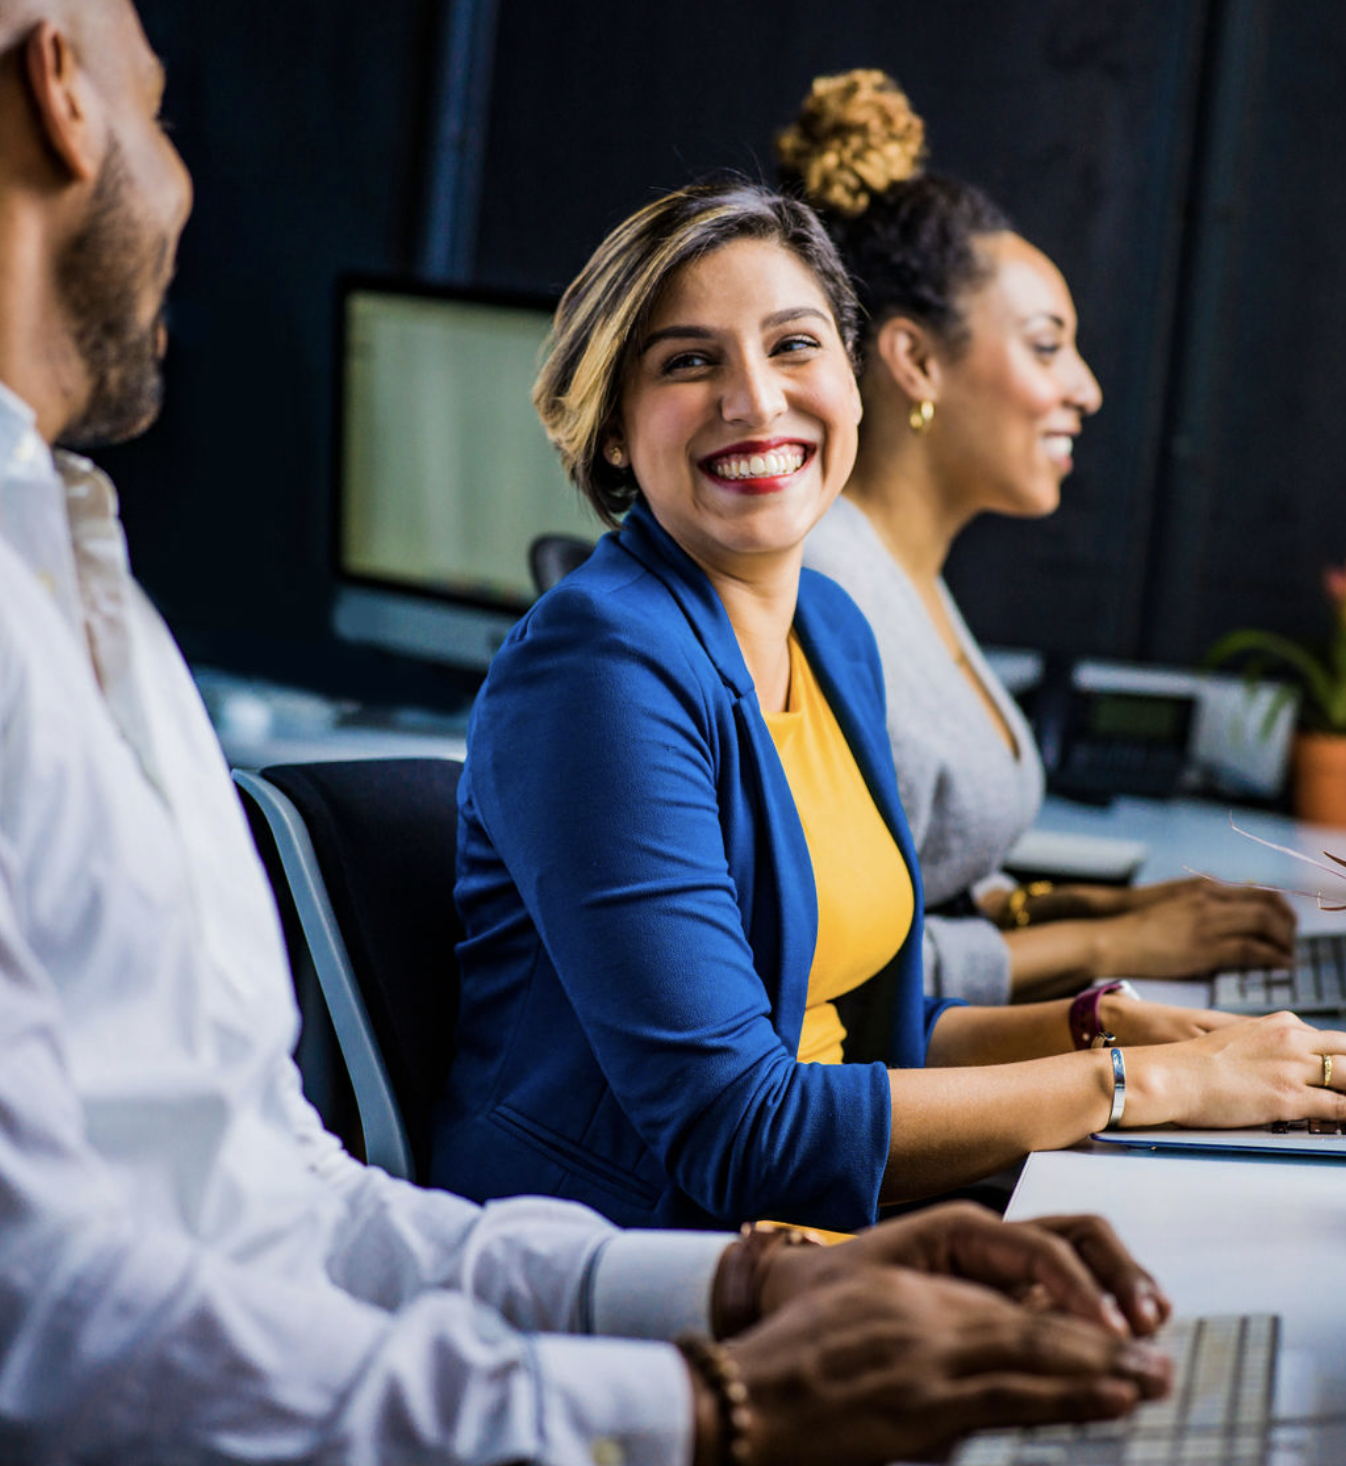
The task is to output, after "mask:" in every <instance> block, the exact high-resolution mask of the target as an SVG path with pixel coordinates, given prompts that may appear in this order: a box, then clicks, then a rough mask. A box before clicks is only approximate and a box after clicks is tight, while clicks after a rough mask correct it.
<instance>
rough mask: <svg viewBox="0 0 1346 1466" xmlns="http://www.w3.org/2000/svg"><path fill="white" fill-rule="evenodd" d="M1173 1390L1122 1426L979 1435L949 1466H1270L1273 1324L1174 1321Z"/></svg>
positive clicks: (1170, 1332) (1245, 1317)
mask: <svg viewBox="0 0 1346 1466" xmlns="http://www.w3.org/2000/svg"><path fill="white" fill-rule="evenodd" d="M1159 1341H1160V1342H1161V1343H1162V1344H1163V1345H1164V1347H1165V1348H1167V1349H1168V1350H1169V1351H1170V1352H1171V1353H1172V1355H1173V1390H1172V1392H1171V1393H1170V1394H1169V1395H1167V1396H1165V1398H1164V1399H1162V1400H1148V1401H1145V1402H1143V1403H1142V1404H1140V1405H1137V1406H1136V1408H1135V1409H1134V1410H1133V1411H1132V1412H1131V1414H1130V1415H1128V1416H1126V1418H1125V1419H1123V1420H1098V1421H1093V1422H1091V1423H1089V1424H1087V1425H1051V1426H1031V1427H1023V1428H1020V1429H1017V1430H996V1431H982V1432H980V1433H979V1434H977V1435H973V1436H970V1437H969V1438H968V1439H967V1440H966V1441H964V1443H963V1444H962V1446H960V1447H959V1449H958V1450H957V1451H956V1452H955V1454H954V1456H953V1458H952V1466H1198V1463H1200V1466H1266V1462H1267V1459H1268V1454H1269V1451H1270V1432H1271V1393H1272V1389H1273V1387H1274V1384H1275V1377H1276V1353H1277V1347H1278V1344H1279V1319H1278V1318H1277V1317H1276V1315H1275V1314H1270V1313H1253V1314H1227V1315H1213V1316H1211V1317H1209V1318H1189V1319H1175V1320H1173V1321H1172V1322H1171V1323H1169V1324H1168V1326H1167V1327H1166V1328H1165V1329H1164V1330H1163V1332H1162V1333H1161V1334H1160V1335H1159Z"/></svg>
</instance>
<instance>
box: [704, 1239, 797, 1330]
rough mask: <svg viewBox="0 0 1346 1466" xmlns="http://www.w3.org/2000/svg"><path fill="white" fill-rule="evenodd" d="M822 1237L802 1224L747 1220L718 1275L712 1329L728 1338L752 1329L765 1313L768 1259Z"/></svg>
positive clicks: (727, 1253)
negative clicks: (764, 1294) (792, 1225)
mask: <svg viewBox="0 0 1346 1466" xmlns="http://www.w3.org/2000/svg"><path fill="white" fill-rule="evenodd" d="M821 1241H822V1239H821V1238H820V1237H818V1236H817V1235H816V1234H814V1233H812V1232H808V1231H805V1230H804V1229H803V1228H801V1227H778V1226H774V1225H772V1223H770V1222H744V1224H743V1226H742V1227H741V1228H740V1229H739V1234H738V1241H737V1242H735V1243H734V1244H733V1246H732V1247H730V1248H729V1249H728V1250H727V1251H726V1252H725V1254H724V1258H723V1260H722V1261H721V1263H720V1267H719V1270H718V1272H717V1273H716V1275H715V1293H714V1299H713V1302H712V1305H711V1331H712V1332H713V1333H714V1335H715V1337H716V1338H717V1339H729V1338H732V1337H733V1336H734V1335H735V1334H741V1333H742V1332H743V1330H744V1329H746V1328H751V1327H752V1325H753V1324H755V1323H756V1322H757V1320H758V1319H759V1318H761V1316H762V1275H763V1271H764V1269H765V1267H766V1264H767V1261H768V1260H769V1259H770V1258H771V1256H772V1255H773V1254H774V1253H776V1252H777V1251H779V1250H780V1248H782V1247H812V1246H817V1245H818V1244H819V1243H820V1242H821Z"/></svg>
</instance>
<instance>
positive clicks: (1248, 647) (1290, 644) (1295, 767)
mask: <svg viewBox="0 0 1346 1466" xmlns="http://www.w3.org/2000/svg"><path fill="white" fill-rule="evenodd" d="M1323 589H1324V591H1325V592H1326V594H1327V599H1328V601H1329V603H1330V605H1331V607H1332V626H1331V630H1330V632H1329V634H1328V636H1327V639H1326V641H1325V642H1323V643H1322V644H1320V645H1317V646H1306V645H1304V644H1303V643H1301V642H1298V641H1295V640H1293V639H1292V638H1291V637H1288V636H1282V635H1280V634H1279V633H1278V632H1275V631H1260V630H1256V629H1252V628H1245V629H1244V630H1241V631H1231V632H1229V634H1228V635H1227V636H1222V637H1221V638H1220V639H1219V641H1217V642H1216V643H1215V645H1214V646H1212V647H1211V649H1210V651H1209V652H1207V653H1206V662H1207V665H1209V666H1215V665H1219V664H1222V663H1226V662H1229V661H1232V660H1235V659H1237V660H1238V661H1240V662H1241V663H1242V664H1243V666H1244V668H1245V670H1246V671H1247V674H1248V677H1249V678H1250V679H1251V678H1254V677H1258V676H1260V675H1262V674H1263V673H1264V672H1266V671H1268V670H1270V669H1275V670H1277V671H1284V672H1288V673H1289V674H1290V675H1291V676H1292V677H1293V679H1294V681H1295V683H1297V684H1298V686H1299V689H1300V691H1301V693H1302V701H1301V703H1300V711H1299V723H1300V726H1299V731H1298V732H1297V733H1296V735H1295V743H1294V752H1293V756H1292V762H1291V799H1292V801H1293V805H1294V811H1295V814H1296V815H1298V816H1299V818H1300V819H1305V820H1313V821H1315V822H1317V823H1320V824H1328V825H1342V826H1346V565H1331V566H1328V568H1327V569H1326V570H1325V571H1324V572H1323ZM1280 706H1281V704H1280V703H1279V702H1277V703H1275V704H1273V706H1272V708H1271V710H1270V712H1269V713H1268V717H1267V721H1268V723H1270V722H1271V721H1272V720H1274V718H1275V714H1276V712H1277V711H1279V708H1280Z"/></svg>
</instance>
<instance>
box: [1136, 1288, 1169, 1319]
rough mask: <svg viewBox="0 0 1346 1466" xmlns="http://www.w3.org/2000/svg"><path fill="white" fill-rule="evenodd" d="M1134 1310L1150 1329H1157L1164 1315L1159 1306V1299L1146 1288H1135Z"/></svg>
mask: <svg viewBox="0 0 1346 1466" xmlns="http://www.w3.org/2000/svg"><path fill="white" fill-rule="evenodd" d="M1136 1312H1137V1313H1138V1314H1140V1316H1141V1317H1142V1318H1143V1319H1144V1320H1145V1322H1146V1323H1147V1324H1149V1326H1150V1327H1151V1328H1152V1329H1157V1328H1158V1327H1159V1325H1160V1322H1161V1321H1162V1320H1163V1317H1164V1312H1163V1309H1161V1308H1160V1307H1159V1300H1158V1299H1157V1298H1156V1297H1155V1296H1154V1294H1153V1293H1152V1292H1151V1291H1150V1290H1149V1289H1148V1288H1140V1289H1137V1291H1136Z"/></svg>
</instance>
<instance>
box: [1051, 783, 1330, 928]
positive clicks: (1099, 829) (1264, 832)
mask: <svg viewBox="0 0 1346 1466" xmlns="http://www.w3.org/2000/svg"><path fill="white" fill-rule="evenodd" d="M1231 816H1232V818H1233V820H1234V822H1235V823H1236V824H1237V825H1238V826H1239V827H1240V828H1241V829H1243V830H1246V831H1248V833H1249V834H1252V835H1257V836H1259V837H1260V838H1261V839H1263V840H1270V841H1272V842H1274V843H1275V844H1278V845H1286V846H1289V847H1290V848H1291V849H1294V850H1297V851H1300V852H1301V853H1303V854H1305V855H1309V856H1312V857H1313V858H1314V859H1317V860H1321V859H1322V857H1323V851H1324V850H1332V851H1334V852H1336V853H1337V854H1340V855H1342V856H1346V830H1339V829H1333V828H1330V827H1328V826H1325V825H1310V824H1305V823H1303V822H1302V821H1298V820H1293V819H1290V818H1289V817H1288V816H1286V815H1281V814H1272V813H1269V812H1268V811H1266V810H1260V809H1242V808H1239V807H1237V806H1234V805H1229V804H1221V803H1213V802H1210V801H1208V800H1202V799H1172V800H1159V799H1136V798H1126V797H1123V798H1119V799H1115V800H1113V802H1112V803H1111V804H1109V805H1105V806H1095V805H1087V804H1076V803H1073V802H1072V801H1070V800H1066V799H1060V798H1056V797H1050V798H1048V799H1047V801H1046V803H1045V804H1044V806H1043V809H1042V814H1041V817H1040V818H1039V819H1038V821H1037V825H1038V827H1039V828H1041V829H1044V830H1051V831H1055V832H1059V833H1063V834H1072V835H1075V834H1078V835H1095V836H1103V837H1105V838H1113V839H1125V840H1139V841H1142V842H1143V843H1144V845H1145V847H1146V851H1147V854H1146V857H1145V860H1144V862H1143V863H1142V865H1141V866H1140V869H1139V870H1138V871H1137V873H1136V880H1137V881H1163V880H1171V879H1173V878H1175V877H1180V876H1185V875H1190V874H1191V873H1192V871H1193V870H1196V871H1200V872H1202V873H1203V874H1207V875H1213V876H1218V877H1220V878H1221V879H1222V880H1228V881H1253V882H1257V883H1259V884H1266V885H1275V886H1281V887H1291V888H1303V889H1305V890H1317V889H1320V888H1321V889H1323V890H1324V891H1335V892H1337V893H1339V894H1340V896H1341V899H1342V900H1343V901H1346V871H1343V872H1342V878H1341V879H1338V880H1336V881H1335V882H1334V881H1333V880H1332V879H1331V878H1330V877H1327V876H1323V877H1321V878H1319V876H1318V875H1317V873H1316V872H1315V871H1313V870H1311V869H1310V868H1309V867H1308V866H1306V865H1304V864H1303V863H1302V862H1300V861H1298V860H1295V859H1294V858H1293V857H1291V856H1288V855H1284V854H1281V853H1280V852H1278V851H1276V850H1271V849H1269V848H1268V847H1267V846H1265V845H1259V844H1258V843H1257V842H1256V841H1255V840H1250V839H1248V838H1246V837H1245V836H1244V835H1241V834H1239V833H1238V831H1237V830H1235V829H1234V828H1233V826H1232V825H1231V823H1230V819H1231ZM1327 863H1328V864H1331V862H1330V861H1329V862H1327ZM1295 905H1296V909H1297V910H1298V911H1299V913H1300V924H1301V926H1302V927H1303V929H1304V930H1306V931H1307V930H1321V929H1325V928H1330V927H1333V926H1335V927H1337V928H1346V912H1336V913H1332V912H1326V911H1322V910H1320V909H1319V908H1318V906H1317V904H1316V902H1314V901H1313V900H1312V898H1298V899H1297V900H1296V902H1295Z"/></svg>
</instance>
